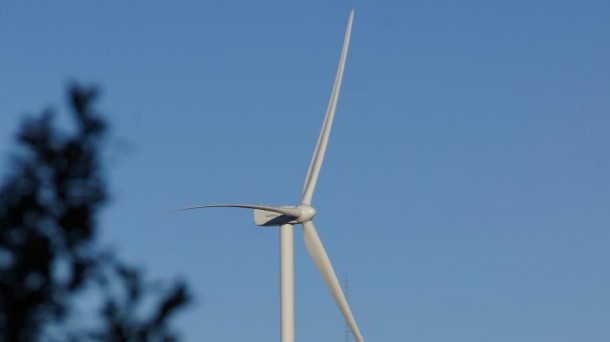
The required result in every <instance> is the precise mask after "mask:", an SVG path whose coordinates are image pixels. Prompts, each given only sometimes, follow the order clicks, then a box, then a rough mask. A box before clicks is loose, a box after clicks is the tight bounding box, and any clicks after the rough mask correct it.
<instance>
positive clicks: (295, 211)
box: [172, 204, 301, 218]
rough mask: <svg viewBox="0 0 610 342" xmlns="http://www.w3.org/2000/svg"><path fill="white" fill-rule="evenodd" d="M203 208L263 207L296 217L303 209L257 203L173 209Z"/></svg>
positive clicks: (262, 208)
mask: <svg viewBox="0 0 610 342" xmlns="http://www.w3.org/2000/svg"><path fill="white" fill-rule="evenodd" d="M203 208H247V209H261V210H267V211H273V212H275V213H278V214H282V215H286V216H290V217H294V218H297V217H299V216H301V210H300V209H297V208H286V207H271V206H267V205H255V204H208V205H197V206H194V207H186V208H180V209H175V210H172V211H185V210H193V209H203Z"/></svg>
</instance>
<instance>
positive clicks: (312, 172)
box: [301, 10, 354, 204]
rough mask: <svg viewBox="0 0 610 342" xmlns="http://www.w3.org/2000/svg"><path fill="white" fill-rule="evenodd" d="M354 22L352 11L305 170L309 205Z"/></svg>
mask: <svg viewBox="0 0 610 342" xmlns="http://www.w3.org/2000/svg"><path fill="white" fill-rule="evenodd" d="M353 20H354V10H352V11H351V12H350V15H349V21H348V23H347V30H346V31H345V40H344V41H343V49H342V50H341V59H340V60H339V68H338V70H337V76H336V77H335V84H334V86H333V92H332V94H331V96H330V102H329V103H328V109H327V110H326V117H325V118H324V123H323V124H322V130H321V131H320V136H319V137H318V142H317V143H316V149H315V150H314V154H313V157H312V158H311V163H310V164H309V170H307V176H306V177H305V184H304V186H303V199H302V201H301V202H302V203H304V204H311V200H312V197H313V192H314V189H315V187H316V183H317V181H318V174H319V173H320V168H321V167H322V161H323V160H324V153H325V152H326V145H327V144H328V136H329V135H330V129H331V127H332V125H333V118H334V116H335V109H336V108H337V100H339V90H340V89H341V79H342V78H343V69H344V68H345V59H346V58H347V50H348V48H349V38H350V34H351V32H352V21H353Z"/></svg>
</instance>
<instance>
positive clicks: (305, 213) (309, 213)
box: [297, 204, 316, 223]
mask: <svg viewBox="0 0 610 342" xmlns="http://www.w3.org/2000/svg"><path fill="white" fill-rule="evenodd" d="M297 208H299V209H300V210H301V215H300V216H299V217H298V218H297V221H298V222H300V223H301V222H307V221H311V219H312V218H313V217H314V216H316V209H314V208H313V207H312V206H309V205H306V204H301V205H299V206H298V207H297Z"/></svg>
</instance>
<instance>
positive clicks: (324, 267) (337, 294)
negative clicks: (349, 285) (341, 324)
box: [302, 221, 364, 342]
mask: <svg viewBox="0 0 610 342" xmlns="http://www.w3.org/2000/svg"><path fill="white" fill-rule="evenodd" d="M302 224H303V239H304V240H305V245H306V246H307V250H308V251H309V254H310V255H311V258H312V259H313V262H314V263H315V264H316V266H317V267H318V270H319V271H320V273H321V274H322V278H324V282H325V283H326V286H327V287H328V289H329V290H330V293H331V294H332V295H333V298H334V299H335V302H336V303H337V306H338V307H339V310H341V313H342V314H343V317H344V318H345V321H346V322H347V324H348V325H349V327H350V329H351V330H352V334H353V335H354V338H355V339H356V341H357V342H364V339H363V338H362V335H361V334H360V329H358V325H357V324H356V320H355V319H354V316H353V315H352V311H351V310H350V308H349V304H348V303H347V300H346V299H345V295H344V294H343V290H341V286H340V285H339V280H338V279H337V275H336V274H335V271H334V270H333V266H332V264H331V263H330V260H329V259H328V255H327V254H326V250H324V246H323V245H322V241H320V237H319V236H318V233H317V232H316V228H315V227H314V225H313V222H311V221H306V222H303V223H302Z"/></svg>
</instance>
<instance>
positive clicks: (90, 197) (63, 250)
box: [0, 86, 189, 341]
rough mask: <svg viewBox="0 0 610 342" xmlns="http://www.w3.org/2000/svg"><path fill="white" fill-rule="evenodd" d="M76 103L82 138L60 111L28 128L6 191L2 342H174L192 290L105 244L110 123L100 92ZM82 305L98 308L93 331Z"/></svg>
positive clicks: (84, 92) (1, 199)
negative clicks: (62, 125)
mask: <svg viewBox="0 0 610 342" xmlns="http://www.w3.org/2000/svg"><path fill="white" fill-rule="evenodd" d="M69 95H70V97H69V101H70V107H71V109H72V120H73V122H74V124H75V128H74V130H73V131H72V132H71V133H66V132H62V131H61V130H59V129H58V128H56V127H55V126H54V124H53V114H52V113H51V112H46V113H43V115H41V116H40V117H38V118H30V119H28V120H26V121H25V122H24V124H23V126H22V128H21V130H20V132H19V133H18V142H19V146H20V150H19V153H18V154H17V155H16V157H15V159H14V167H13V170H12V172H11V173H10V174H9V175H8V176H7V177H6V179H5V181H4V182H3V183H2V184H1V185H0V341H69V340H73V341H83V340H84V341H174V340H176V336H175V334H174V333H173V332H172V331H171V330H170V328H169V326H168V325H169V321H170V319H171V317H172V316H173V314H174V313H175V312H176V310H177V309H179V308H181V307H183V306H184V305H185V304H186V303H187V302H188V299H189V295H188V292H187V289H186V286H185V284H184V283H182V282H176V283H175V284H174V285H173V286H171V287H170V288H169V289H168V288H164V287H163V286H158V285H156V284H155V283H151V282H149V281H145V279H144V276H143V274H142V272H141V271H140V270H138V269H137V268H135V267H133V266H130V265H127V264H126V263H124V262H122V261H120V260H119V259H118V258H117V257H116V256H115V255H114V253H113V252H111V251H109V250H106V249H104V248H101V247H100V246H99V243H98V242H97V240H96V239H95V238H96V231H97V229H98V224H97V217H98V214H99V211H100V209H101V208H102V206H103V205H104V203H105V202H106V199H107V193H106V184H105V183H104V178H103V174H102V173H103V172H102V171H103V169H102V165H101V159H100V154H101V149H102V144H103V141H104V136H105V134H106V131H107V129H106V123H105V122H104V120H103V119H102V118H101V117H100V116H99V115H98V114H97V113H96V112H95V111H94V109H93V107H92V104H93V102H94V100H95V98H96V91H95V90H94V89H85V88H82V87H77V86H74V87H72V88H71V89H70V91H69ZM84 294H86V296H85V295H84ZM83 297H86V298H88V299H86V300H89V301H91V302H92V303H96V305H98V306H99V308H98V312H97V313H95V312H93V313H92V314H91V315H92V316H93V317H94V319H91V320H90V321H92V322H93V324H85V322H84V321H86V320H82V319H75V317H74V316H79V315H80V313H76V311H77V310H78V309H77V308H76V306H77V305H76V304H77V303H76V302H78V300H82V298H83ZM151 303H153V304H151ZM142 307H145V308H144V309H142ZM142 311H146V312H145V313H142ZM77 318H79V317H77ZM89 323H91V322H89Z"/></svg>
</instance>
